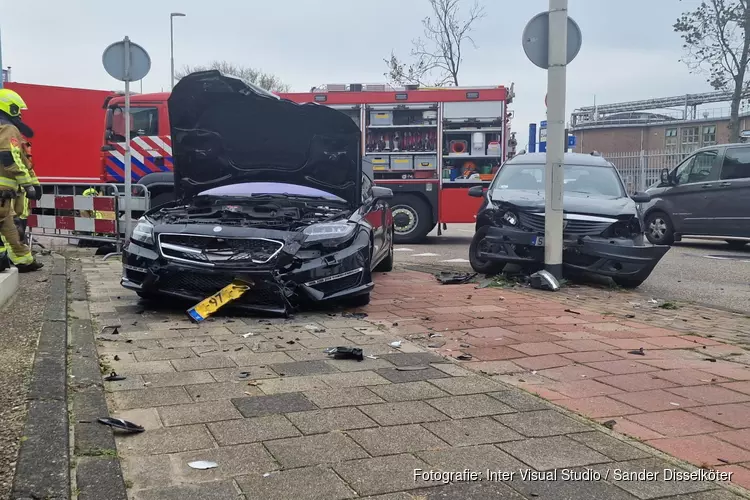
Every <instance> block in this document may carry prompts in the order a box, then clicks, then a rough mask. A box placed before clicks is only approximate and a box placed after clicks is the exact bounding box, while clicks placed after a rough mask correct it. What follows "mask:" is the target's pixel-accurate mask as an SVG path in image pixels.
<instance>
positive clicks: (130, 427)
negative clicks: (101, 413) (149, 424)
mask: <svg viewBox="0 0 750 500" xmlns="http://www.w3.org/2000/svg"><path fill="white" fill-rule="evenodd" d="M96 420H97V422H99V423H100V424H104V425H108V426H110V427H112V428H113V429H117V430H121V431H124V432H129V433H132V434H135V433H138V432H143V431H145V430H146V429H144V428H143V427H141V426H140V425H138V424H134V423H133V422H129V421H127V420H123V419H121V418H113V417H102V418H98V419H96Z"/></svg>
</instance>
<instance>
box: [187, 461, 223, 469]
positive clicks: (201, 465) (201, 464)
mask: <svg viewBox="0 0 750 500" xmlns="http://www.w3.org/2000/svg"><path fill="white" fill-rule="evenodd" d="M188 465H189V466H190V468H191V469H200V470H206V469H215V468H217V467H218V466H219V464H217V463H216V462H209V461H208V460H196V461H195V462H188Z"/></svg>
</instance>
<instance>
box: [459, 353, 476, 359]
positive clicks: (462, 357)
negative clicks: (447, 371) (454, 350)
mask: <svg viewBox="0 0 750 500" xmlns="http://www.w3.org/2000/svg"><path fill="white" fill-rule="evenodd" d="M456 359H458V360H461V361H471V360H472V359H474V356H472V355H471V354H466V353H464V354H459V355H458V356H456Z"/></svg>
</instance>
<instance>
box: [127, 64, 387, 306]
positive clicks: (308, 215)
mask: <svg viewBox="0 0 750 500" xmlns="http://www.w3.org/2000/svg"><path fill="white" fill-rule="evenodd" d="M169 115H170V122H171V129H172V130H171V132H172V141H173V143H172V148H173V153H174V172H175V191H176V193H177V198H178V201H174V202H170V203H167V204H165V205H162V206H161V207H156V208H154V209H152V210H150V211H149V212H147V213H146V214H145V215H144V217H143V218H141V219H140V220H139V221H138V224H137V225H136V227H135V228H134V230H133V232H132V236H131V237H130V239H129V241H128V242H127V244H126V246H125V248H124V250H123V257H122V260H123V277H122V285H123V286H124V287H125V288H128V289H131V290H135V291H136V292H137V293H138V294H139V295H140V296H141V297H144V298H149V299H150V298H155V297H158V296H160V295H168V296H173V297H180V298H185V299H191V300H194V301H199V300H203V299H205V298H206V297H208V296H210V295H211V294H213V293H216V292H218V291H219V290H221V289H222V288H224V287H225V286H227V285H229V284H231V283H232V282H233V281H234V280H235V279H240V280H242V281H243V282H246V283H249V284H251V286H250V287H249V290H248V291H247V292H246V293H245V294H244V295H242V296H241V297H240V298H239V299H237V300H236V301H235V303H236V305H238V306H241V307H243V308H247V309H252V310H258V311H268V312H274V313H286V312H288V311H290V310H291V309H294V308H296V307H298V306H300V305H304V304H305V303H310V302H328V301H341V300H345V301H346V302H347V303H351V304H357V305H360V304H365V303H367V302H368V301H369V296H370V291H371V290H372V288H373V281H372V271H373V270H379V271H390V270H391V267H392V266H393V217H392V215H391V211H390V208H389V207H388V205H387V200H388V199H390V198H391V197H392V196H393V193H392V192H391V190H390V189H387V188H383V187H377V186H374V185H373V183H372V181H371V179H369V178H368V177H367V176H366V175H365V174H363V172H362V158H361V147H360V137H361V134H360V130H359V128H357V125H356V124H355V123H354V122H353V121H352V120H351V119H350V118H349V117H348V116H346V115H345V114H343V113H341V112H339V111H336V110H334V109H331V108H328V107H325V106H321V105H318V104H312V103H311V104H295V103H293V102H291V101H286V100H283V99H280V98H278V97H277V96H275V95H273V94H270V93H268V92H266V91H265V90H263V89H261V88H258V87H256V86H253V85H250V84H247V83H245V82H243V81H241V80H237V79H235V78H230V77H227V76H224V75H222V74H221V73H219V72H218V71H206V72H198V73H193V74H191V75H188V76H186V77H185V78H183V79H181V80H180V81H179V83H178V84H177V85H176V86H175V88H174V90H173V91H172V95H171V96H170V98H169Z"/></svg>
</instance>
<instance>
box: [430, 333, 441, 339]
mask: <svg viewBox="0 0 750 500" xmlns="http://www.w3.org/2000/svg"><path fill="white" fill-rule="evenodd" d="M427 337H428V338H431V339H434V338H435V337H442V335H440V334H439V333H431V334H429V335H427Z"/></svg>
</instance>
